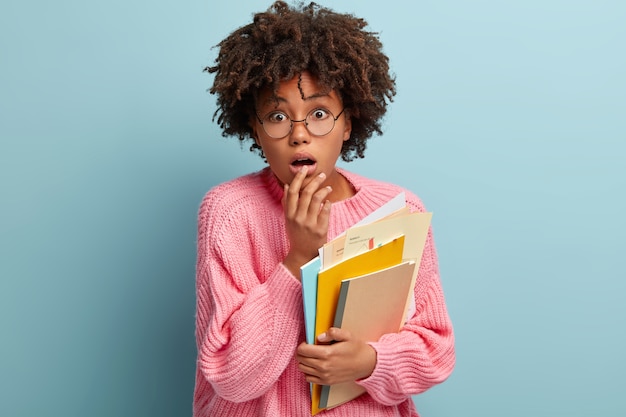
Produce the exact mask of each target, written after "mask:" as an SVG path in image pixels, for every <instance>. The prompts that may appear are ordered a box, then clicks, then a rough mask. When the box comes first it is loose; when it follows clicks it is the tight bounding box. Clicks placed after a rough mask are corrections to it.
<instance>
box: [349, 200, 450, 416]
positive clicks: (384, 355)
mask: <svg viewBox="0 0 626 417" xmlns="http://www.w3.org/2000/svg"><path fill="white" fill-rule="evenodd" d="M409 203H410V204H411V201H409ZM411 205H412V206H413V208H414V209H416V210H419V211H424V209H423V206H422V205H421V203H420V202H419V201H418V200H417V201H415V200H414V201H413V204H411ZM414 297H415V306H416V311H415V313H414V314H413V316H412V317H411V318H410V319H409V320H408V321H407V322H406V323H405V325H404V326H403V328H402V329H401V330H400V332H398V333H394V334H387V335H384V336H383V337H381V338H380V339H379V341H378V342H375V343H371V345H372V347H373V348H374V349H375V350H376V353H377V363H376V367H375V369H374V372H373V373H372V374H371V375H370V376H369V377H368V378H366V379H363V380H361V381H358V383H359V384H361V385H362V386H363V387H365V389H366V390H367V391H368V393H369V394H370V395H371V396H372V397H373V398H374V399H375V400H376V401H378V402H379V403H382V404H385V405H395V404H399V403H401V402H402V401H405V400H406V398H407V397H408V396H411V395H415V394H419V393H421V392H424V391H426V390H427V389H429V388H431V387H432V386H434V385H436V384H439V383H441V382H443V381H444V380H446V379H447V378H448V376H449V375H450V373H451V372H452V370H453V368H454V364H455V352H454V334H453V329H452V323H451V321H450V318H449V316H448V312H447V309H446V305H445V299H444V295H443V290H442V287H441V283H440V279H439V267H438V261H437V254H436V250H435V247H434V243H433V236H432V229H431V230H429V233H428V236H427V239H426V244H425V247H424V252H423V255H422V261H421V264H420V269H419V272H418V276H417V280H416V285H415V291H414Z"/></svg>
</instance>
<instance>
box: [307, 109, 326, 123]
mask: <svg viewBox="0 0 626 417" xmlns="http://www.w3.org/2000/svg"><path fill="white" fill-rule="evenodd" d="M329 116H330V112H329V111H328V110H326V109H315V110H313V111H312V112H311V113H309V119H311V121H314V122H319V121H322V120H324V119H327V118H328V117H329Z"/></svg>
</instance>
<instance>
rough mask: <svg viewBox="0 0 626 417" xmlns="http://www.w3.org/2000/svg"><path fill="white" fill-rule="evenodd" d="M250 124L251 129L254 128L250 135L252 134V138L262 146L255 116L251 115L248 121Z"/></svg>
mask: <svg viewBox="0 0 626 417" xmlns="http://www.w3.org/2000/svg"><path fill="white" fill-rule="evenodd" d="M248 125H249V126H250V129H251V130H252V133H251V134H250V136H252V139H254V142H255V143H256V144H257V145H259V146H261V144H260V143H259V135H258V131H257V123H256V119H255V118H254V117H251V118H250V120H249V121H248Z"/></svg>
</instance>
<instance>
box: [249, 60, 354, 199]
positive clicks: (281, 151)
mask: <svg viewBox="0 0 626 417" xmlns="http://www.w3.org/2000/svg"><path fill="white" fill-rule="evenodd" d="M256 113H257V117H255V118H254V119H253V120H252V121H251V126H252V130H253V134H254V138H255V140H256V143H257V144H258V145H259V146H260V147H261V148H262V150H263V154H264V155H265V158H266V159H267V162H268V163H269V166H270V168H271V170H272V171H273V173H274V175H276V177H277V178H278V179H279V180H280V182H281V183H283V184H290V183H291V181H292V180H293V178H294V176H295V175H296V173H297V172H298V171H299V170H301V169H306V171H307V180H306V181H305V184H304V185H306V184H307V183H308V182H309V181H310V180H311V179H312V178H313V177H314V176H317V175H318V174H320V173H322V172H323V173H325V174H326V178H327V179H326V182H325V183H324V185H331V186H332V185H333V183H335V182H336V181H340V179H339V178H338V177H340V175H339V174H338V173H337V171H336V170H335V164H336V162H337V160H338V158H339V156H340V155H341V148H342V145H343V142H344V141H346V140H348V139H349V138H350V132H351V126H352V125H351V122H350V119H349V118H348V117H347V115H346V113H345V112H344V111H343V103H342V101H341V99H340V97H339V95H338V94H337V93H336V91H334V90H330V91H328V89H326V88H324V87H323V86H321V85H319V84H318V82H317V79H316V78H315V77H314V76H312V75H311V74H310V73H309V72H306V71H305V72H303V73H302V74H298V75H296V76H295V77H294V78H292V79H291V80H286V81H284V82H282V83H281V84H280V86H279V88H278V91H277V92H276V96H274V94H273V92H272V91H271V90H270V89H266V90H262V91H261V93H260V95H259V98H258V100H257V103H256ZM335 119H336V120H335ZM305 120H306V123H305ZM333 123H334V124H333ZM307 124H308V126H307ZM290 125H291V129H290V130H289V126H290ZM329 128H330V131H328V133H325V132H326V130H328V129H329ZM266 130H267V131H266ZM311 131H312V132H313V133H312V132H311ZM268 132H269V134H268ZM321 133H325V134H321ZM283 134H284V135H285V136H284V137H277V136H281V135H283ZM272 136H274V137H272ZM333 188H334V187H333Z"/></svg>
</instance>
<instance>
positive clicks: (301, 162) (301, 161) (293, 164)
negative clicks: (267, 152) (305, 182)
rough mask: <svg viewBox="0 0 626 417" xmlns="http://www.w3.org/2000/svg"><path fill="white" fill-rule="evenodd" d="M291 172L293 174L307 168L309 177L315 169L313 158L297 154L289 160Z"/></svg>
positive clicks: (315, 162) (308, 155)
mask: <svg viewBox="0 0 626 417" xmlns="http://www.w3.org/2000/svg"><path fill="white" fill-rule="evenodd" d="M289 165H290V168H291V171H292V172H293V173H294V174H295V173H297V172H298V171H300V170H301V169H302V167H306V168H307V174H308V175H310V174H312V173H313V172H315V168H316V167H317V161H316V160H315V158H313V156H312V155H310V154H306V153H299V154H296V155H294V156H293V158H291V161H290V163H289Z"/></svg>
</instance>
